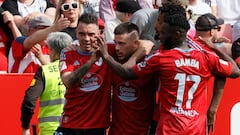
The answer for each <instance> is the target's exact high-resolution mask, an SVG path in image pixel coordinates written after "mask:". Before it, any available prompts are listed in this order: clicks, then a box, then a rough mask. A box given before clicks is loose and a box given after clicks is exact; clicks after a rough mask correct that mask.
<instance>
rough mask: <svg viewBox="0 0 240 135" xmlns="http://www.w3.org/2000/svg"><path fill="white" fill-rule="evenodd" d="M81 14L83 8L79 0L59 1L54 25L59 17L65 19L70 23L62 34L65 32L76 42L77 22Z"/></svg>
mask: <svg viewBox="0 0 240 135" xmlns="http://www.w3.org/2000/svg"><path fill="white" fill-rule="evenodd" d="M81 14H83V6H82V4H81V3H80V2H79V0H59V2H58V5H57V7H56V17H55V21H54V22H55V23H56V22H57V21H58V20H59V18H61V16H64V17H65V18H67V19H68V20H69V21H70V25H69V27H67V28H65V29H63V30H62V32H66V33H67V34H69V35H70V36H71V37H72V38H73V40H77V37H76V28H77V21H78V18H79V17H80V15H81Z"/></svg>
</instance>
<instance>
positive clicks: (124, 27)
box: [114, 22, 139, 35]
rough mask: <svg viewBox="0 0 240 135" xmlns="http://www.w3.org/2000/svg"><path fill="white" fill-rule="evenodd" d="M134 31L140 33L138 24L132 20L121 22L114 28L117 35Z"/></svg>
mask: <svg viewBox="0 0 240 135" xmlns="http://www.w3.org/2000/svg"><path fill="white" fill-rule="evenodd" d="M133 31H137V33H138V34H139V29H138V26H137V25H136V24H134V23H131V22H125V23H121V24H119V25H118V26H117V27H116V28H115V29H114V34H115V35H120V34H125V33H131V32H133Z"/></svg>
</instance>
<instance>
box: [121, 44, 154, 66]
mask: <svg viewBox="0 0 240 135" xmlns="http://www.w3.org/2000/svg"><path fill="white" fill-rule="evenodd" d="M138 43H139V47H138V49H137V51H136V52H134V54H133V55H132V56H131V57H130V58H129V60H128V61H127V62H126V63H124V64H123V65H124V66H126V67H133V66H134V65H136V64H137V62H138V61H140V60H141V59H142V58H143V57H145V56H146V55H148V54H150V52H151V50H152V48H153V46H154V43H153V42H152V41H150V40H139V41H138Z"/></svg>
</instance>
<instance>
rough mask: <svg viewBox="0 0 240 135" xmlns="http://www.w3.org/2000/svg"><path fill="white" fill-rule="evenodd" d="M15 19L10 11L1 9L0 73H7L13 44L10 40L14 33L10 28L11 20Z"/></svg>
mask: <svg viewBox="0 0 240 135" xmlns="http://www.w3.org/2000/svg"><path fill="white" fill-rule="evenodd" d="M12 21H13V16H12V14H11V13H9V12H8V11H4V10H3V9H1V15H0V22H1V27H0V37H1V38H0V60H1V64H0V73H1V74H2V73H7V69H8V59H7V54H8V48H9V47H10V46H11V45H10V42H11V41H12V37H13V34H12V33H11V30H10V28H9V26H10V24H12V23H11V22H12Z"/></svg>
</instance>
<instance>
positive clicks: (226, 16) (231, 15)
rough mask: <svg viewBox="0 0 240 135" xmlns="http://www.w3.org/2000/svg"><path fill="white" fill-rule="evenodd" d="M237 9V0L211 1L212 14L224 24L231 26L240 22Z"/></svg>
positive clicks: (239, 2) (238, 9) (238, 2)
mask: <svg viewBox="0 0 240 135" xmlns="http://www.w3.org/2000/svg"><path fill="white" fill-rule="evenodd" d="M239 7H240V1H239V0H231V1H226V0H211V8H212V13H213V14H214V15H215V16H217V17H219V18H222V19H223V20H224V22H225V24H230V25H233V24H234V23H235V22H237V21H239V20H240V14H239V12H240V8H239ZM223 9H224V10H223Z"/></svg>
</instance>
